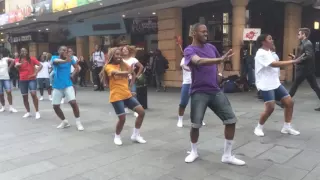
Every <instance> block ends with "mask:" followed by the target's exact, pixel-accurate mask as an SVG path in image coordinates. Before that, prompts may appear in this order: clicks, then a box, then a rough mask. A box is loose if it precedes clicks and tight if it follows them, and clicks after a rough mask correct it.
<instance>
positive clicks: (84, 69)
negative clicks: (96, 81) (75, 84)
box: [79, 56, 89, 87]
mask: <svg viewBox="0 0 320 180" xmlns="http://www.w3.org/2000/svg"><path fill="white" fill-rule="evenodd" d="M79 65H80V68H81V70H80V73H79V75H80V86H81V87H83V86H84V87H87V83H86V74H87V71H88V69H89V67H88V64H87V62H86V61H85V60H84V58H83V56H80V58H79Z"/></svg>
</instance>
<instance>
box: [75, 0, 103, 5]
mask: <svg viewBox="0 0 320 180" xmlns="http://www.w3.org/2000/svg"><path fill="white" fill-rule="evenodd" d="M99 1H101V0H77V5H78V6H83V5H87V4H90V3H94V2H99Z"/></svg>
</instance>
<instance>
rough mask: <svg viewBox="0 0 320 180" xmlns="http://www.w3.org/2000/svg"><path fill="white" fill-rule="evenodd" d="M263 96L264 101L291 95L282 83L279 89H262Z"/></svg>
mask: <svg viewBox="0 0 320 180" xmlns="http://www.w3.org/2000/svg"><path fill="white" fill-rule="evenodd" d="M261 96H262V98H263V100H264V102H270V101H280V100H281V99H283V98H285V97H288V96H290V95H289V93H288V91H287V90H286V88H285V87H284V86H282V85H280V86H279V87H278V88H277V89H274V90H270V91H261Z"/></svg>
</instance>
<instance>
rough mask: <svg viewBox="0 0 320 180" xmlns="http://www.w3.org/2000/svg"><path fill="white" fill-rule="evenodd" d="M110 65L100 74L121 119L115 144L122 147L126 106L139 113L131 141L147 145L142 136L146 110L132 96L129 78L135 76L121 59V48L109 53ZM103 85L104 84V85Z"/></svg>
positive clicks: (111, 50)
mask: <svg viewBox="0 0 320 180" xmlns="http://www.w3.org/2000/svg"><path fill="white" fill-rule="evenodd" d="M108 58H109V63H108V64H106V65H105V66H104V68H103V69H104V70H102V71H101V72H100V74H99V76H100V79H101V81H102V82H105V84H108V85H109V88H110V98H109V99H110V102H111V104H112V106H113V108H114V110H115V112H116V114H117V116H118V117H119V121H118V123H117V126H116V133H115V137H114V143H115V144H116V145H122V141H121V137H120V133H121V131H122V129H123V126H124V123H125V121H126V113H125V110H124V108H125V106H127V107H128V108H129V109H131V110H133V111H135V112H137V113H138V117H137V119H136V123H135V128H134V130H133V134H132V136H131V140H132V141H134V142H138V143H141V144H144V143H146V141H145V140H144V139H143V137H141V136H140V128H141V125H142V122H143V119H144V115H145V112H144V109H143V107H142V106H141V105H140V103H139V102H138V101H137V100H136V99H135V98H134V97H133V96H132V94H131V92H130V89H129V86H128V76H129V75H130V74H131V75H134V73H133V69H132V68H130V67H129V66H128V65H127V64H126V63H125V62H124V61H123V59H122V57H121V49H120V48H112V49H110V50H109V52H108ZM102 84H103V83H102Z"/></svg>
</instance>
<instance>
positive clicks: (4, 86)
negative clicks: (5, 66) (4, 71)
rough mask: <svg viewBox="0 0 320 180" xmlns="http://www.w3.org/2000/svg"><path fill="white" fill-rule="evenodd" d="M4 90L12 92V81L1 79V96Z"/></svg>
mask: <svg viewBox="0 0 320 180" xmlns="http://www.w3.org/2000/svg"><path fill="white" fill-rule="evenodd" d="M3 90H5V91H7V92H8V91H11V81H10V80H9V79H8V80H4V79H0V94H3Z"/></svg>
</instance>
